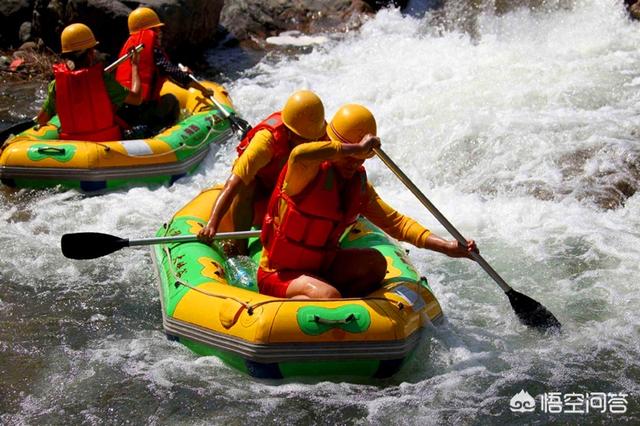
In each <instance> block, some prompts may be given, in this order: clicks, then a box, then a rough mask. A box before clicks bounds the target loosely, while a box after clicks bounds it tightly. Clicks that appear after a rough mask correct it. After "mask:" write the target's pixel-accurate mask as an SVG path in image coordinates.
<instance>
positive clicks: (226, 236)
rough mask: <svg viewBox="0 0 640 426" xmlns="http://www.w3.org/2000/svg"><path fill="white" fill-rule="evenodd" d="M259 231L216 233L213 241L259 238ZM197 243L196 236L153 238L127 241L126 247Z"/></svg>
mask: <svg viewBox="0 0 640 426" xmlns="http://www.w3.org/2000/svg"><path fill="white" fill-rule="evenodd" d="M259 236H260V231H237V232H218V233H217V234H216V236H215V238H214V239H216V240H241V239H244V238H253V237H259ZM195 241H199V240H198V236H197V235H176V236H173V237H155V238H140V239H137V240H128V244H127V245H128V246H129V247H133V246H149V245H153V244H164V243H190V242H195Z"/></svg>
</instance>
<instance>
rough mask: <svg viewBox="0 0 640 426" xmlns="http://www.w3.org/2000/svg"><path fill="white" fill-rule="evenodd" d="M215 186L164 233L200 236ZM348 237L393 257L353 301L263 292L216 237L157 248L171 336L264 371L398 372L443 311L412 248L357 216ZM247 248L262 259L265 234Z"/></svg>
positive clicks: (277, 374) (265, 374) (352, 243)
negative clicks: (243, 277)
mask: <svg viewBox="0 0 640 426" xmlns="http://www.w3.org/2000/svg"><path fill="white" fill-rule="evenodd" d="M218 193H219V187H218V188H212V189H210V190H207V191H204V192H202V193H201V194H200V195H198V196H197V197H196V198H195V199H193V200H192V201H191V202H189V203H188V204H187V205H186V206H185V207H183V208H182V209H181V210H180V211H178V212H177V213H176V214H175V215H174V216H173V218H172V219H171V221H170V222H169V223H167V224H165V225H164V226H163V227H162V228H161V229H160V230H159V231H158V234H157V235H158V236H175V235H189V234H197V233H198V231H199V230H200V229H201V228H202V226H203V225H204V224H205V223H206V221H207V219H208V217H209V214H210V212H211V206H212V205H213V202H214V201H215V199H216V197H217V195H218ZM341 245H342V246H343V247H373V248H376V249H378V250H380V252H381V253H382V254H383V255H384V256H385V258H386V260H387V275H386V277H385V280H384V285H383V287H382V288H381V289H379V290H377V291H375V292H374V293H371V294H369V295H368V296H366V297H363V298H353V299H337V300H291V299H279V298H274V297H270V296H267V295H263V294H260V293H259V292H258V288H257V286H256V284H255V273H254V275H253V276H252V277H253V282H250V283H247V282H242V281H241V282H236V281H234V279H232V274H231V273H230V272H231V264H230V262H229V261H228V259H226V258H225V256H224V254H223V252H222V250H220V249H219V248H218V246H216V245H215V244H214V246H213V247H211V246H208V245H205V244H202V243H199V242H189V243H171V244H164V245H157V246H154V248H153V257H154V262H155V265H156V269H157V271H158V277H159V288H160V300H161V304H162V317H163V325H164V330H165V332H166V334H167V336H168V337H169V338H170V339H172V340H176V341H179V342H181V343H183V344H184V345H186V346H187V347H189V348H191V349H192V350H193V351H195V352H196V353H198V354H201V355H215V356H217V357H219V358H220V359H222V360H223V361H224V362H225V363H226V364H228V365H230V366H232V367H235V368H237V369H239V370H241V371H243V372H246V373H248V374H250V375H251V376H254V377H259V378H284V377H293V376H318V375H320V376H365V377H388V376H391V375H392V374H394V373H396V372H397V371H398V370H399V369H400V367H401V366H402V365H403V363H404V362H405V361H406V360H407V358H408V357H409V356H410V355H411V354H412V353H413V352H414V350H415V348H416V347H417V345H418V343H419V341H420V339H421V336H422V333H423V332H424V330H425V329H426V326H427V325H428V324H429V323H430V322H432V321H436V320H438V319H440V318H441V317H442V310H441V308H440V305H439V303H438V301H437V300H436V298H435V297H434V295H433V293H432V291H431V289H430V288H429V285H428V283H427V281H426V279H425V278H424V277H420V276H419V275H418V273H417V272H416V270H415V268H414V267H413V266H412V265H411V263H410V262H409V259H408V258H407V254H406V253H405V251H404V250H403V249H402V248H401V247H399V246H398V245H397V243H395V242H394V241H393V240H392V239H391V238H389V237H388V236H387V235H386V234H385V233H384V232H382V231H381V230H380V229H378V228H377V227H375V226H374V225H373V224H371V223H370V222H368V221H367V220H365V219H360V220H359V221H358V222H357V224H356V225H355V226H354V227H353V228H352V229H351V230H350V231H349V232H348V233H346V234H345V235H344V236H343V238H342V241H341ZM249 249H250V250H249V251H250V256H251V258H252V260H253V261H254V262H257V260H258V259H259V257H260V251H261V249H262V247H261V246H260V241H259V240H258V239H255V238H254V239H251V240H250V241H249ZM254 266H255V265H254ZM247 269H248V270H249V271H248V272H252V271H251V269H252V268H249V267H247ZM254 270H255V269H254Z"/></svg>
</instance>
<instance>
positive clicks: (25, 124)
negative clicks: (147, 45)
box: [0, 43, 144, 146]
mask: <svg viewBox="0 0 640 426" xmlns="http://www.w3.org/2000/svg"><path fill="white" fill-rule="evenodd" d="M142 49H144V44H142V43H140V44H139V45H137V46H136V47H134V48H133V49H131V50H130V51H129V52H128V53H127V54H126V55H123V56H121V57H120V58H118V59H116V61H115V62H113V63H112V64H111V65H108V66H107V67H106V68H105V69H104V72H111V71H113V70H114V69H116V67H117V66H118V65H120V64H121V63H123V62H124V61H126V60H127V59H129V57H131V55H133V52H134V51H136V52H140V51H141V50H142ZM35 125H36V120H35V118H30V119H28V120H24V121H21V122H19V123H16V124H13V125H11V126H9V127H7V128H6V129H2V130H0V141H3V142H4V141H5V140H6V139H7V138H8V137H9V135H17V134H18V133H20V132H24V131H25V130H27V129H29V128H31V127H33V126H35ZM0 146H1V144H0Z"/></svg>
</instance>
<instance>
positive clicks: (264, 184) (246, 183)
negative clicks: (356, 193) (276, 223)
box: [198, 90, 327, 252]
mask: <svg viewBox="0 0 640 426" xmlns="http://www.w3.org/2000/svg"><path fill="white" fill-rule="evenodd" d="M325 126H326V121H325V118H324V105H323V104H322V101H321V100H320V98H319V97H318V96H317V95H316V94H315V93H313V92H312V91H309V90H299V91H297V92H295V93H293V94H292V95H291V96H290V97H289V98H288V99H287V101H286V103H285V105H284V107H283V109H282V111H278V112H275V113H273V114H271V115H270V116H269V117H267V118H266V119H264V120H263V121H262V122H260V123H259V124H258V125H256V126H255V127H254V128H253V129H252V130H251V131H250V132H249V133H248V134H247V136H245V138H244V139H243V140H242V141H241V142H240V144H239V145H238V147H237V151H238V158H237V159H236V161H235V163H234V165H233V169H232V171H231V176H229V178H228V179H227V181H226V182H225V184H224V188H223V189H222V191H221V193H220V195H219V196H218V198H217V199H216V201H215V203H214V205H213V208H212V210H211V215H210V217H209V221H208V222H207V225H206V226H205V227H204V228H203V229H202V230H201V231H200V233H199V234H198V236H199V237H200V239H201V240H202V241H203V242H205V243H211V241H212V240H213V237H214V236H215V235H216V233H217V232H218V230H219V228H220V226H221V223H222V220H223V218H224V217H225V215H226V214H227V212H229V211H230V210H231V211H230V215H231V218H230V219H229V220H231V222H232V223H233V224H232V225H230V226H231V228H232V229H228V230H229V231H244V230H247V229H249V228H250V227H251V225H252V224H254V225H258V226H259V225H261V224H262V219H263V217H264V213H265V210H266V205H267V201H268V199H269V196H270V195H271V193H272V192H273V189H274V187H275V185H276V181H277V179H278V175H279V174H280V170H282V167H284V165H285V164H286V163H287V160H288V159H289V154H290V153H291V150H292V149H293V148H294V147H296V146H298V145H300V144H302V143H305V142H310V141H318V140H326V139H327V136H326V133H325ZM224 230H227V229H224ZM236 244H237V248H238V249H239V250H240V251H241V252H243V251H244V249H245V245H246V241H244V242H242V241H240V242H238V243H236Z"/></svg>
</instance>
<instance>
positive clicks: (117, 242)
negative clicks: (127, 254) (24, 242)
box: [60, 231, 260, 259]
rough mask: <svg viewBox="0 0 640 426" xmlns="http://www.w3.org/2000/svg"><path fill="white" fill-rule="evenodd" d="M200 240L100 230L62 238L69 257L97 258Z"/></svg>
mask: <svg viewBox="0 0 640 426" xmlns="http://www.w3.org/2000/svg"><path fill="white" fill-rule="evenodd" d="M258 236H260V231H239V232H219V233H217V234H216V236H215V237H214V239H216V240H222V239H234V240H237V239H242V238H251V237H258ZM195 241H199V240H198V236H197V235H177V236H173V237H156V238H141V239H139V240H130V239H128V238H120V237H116V236H115V235H109V234H102V233H99V232H77V233H73V234H64V235H63V236H62V239H61V240H60V246H61V248H62V254H63V255H64V256H65V257H68V258H69V259H95V258H97V257H102V256H106V255H108V254H110V253H113V252H114V251H118V250H120V249H122V248H125V247H133V246H147V245H152V244H164V243H190V242H195Z"/></svg>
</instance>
